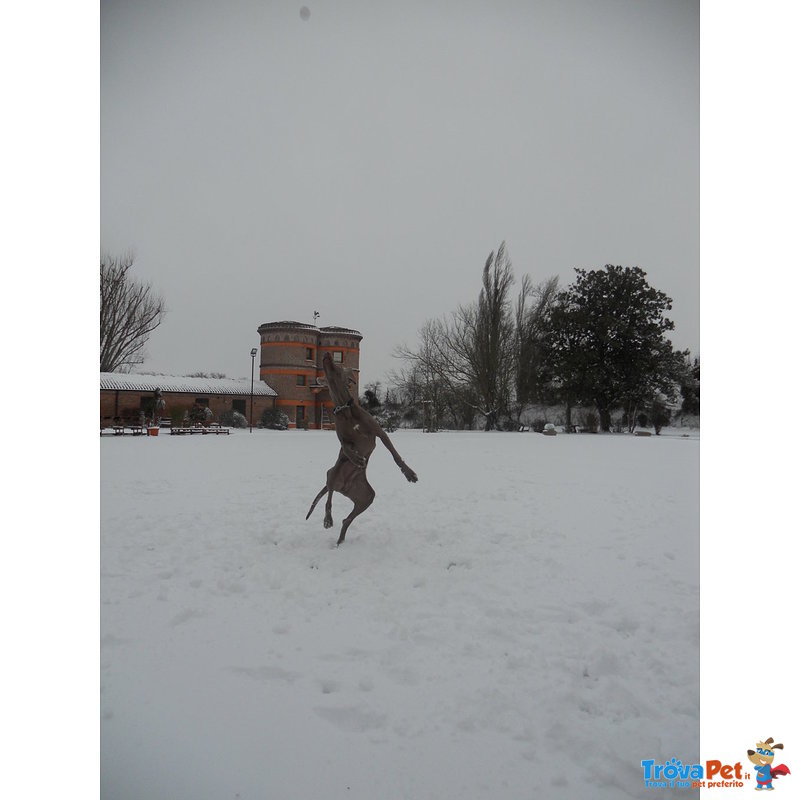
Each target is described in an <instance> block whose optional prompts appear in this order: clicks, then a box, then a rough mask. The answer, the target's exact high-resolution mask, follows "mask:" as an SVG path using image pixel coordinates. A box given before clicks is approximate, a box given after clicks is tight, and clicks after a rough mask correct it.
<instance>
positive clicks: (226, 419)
mask: <svg viewBox="0 0 800 800" xmlns="http://www.w3.org/2000/svg"><path fill="white" fill-rule="evenodd" d="M219 424H220V425H225V426H226V427H228V428H248V427H249V426H250V423H249V422H248V421H247V417H246V416H245V415H244V414H242V413H241V412H239V411H233V410H231V411H226V412H225V413H223V414H221V415H220V418H219Z"/></svg>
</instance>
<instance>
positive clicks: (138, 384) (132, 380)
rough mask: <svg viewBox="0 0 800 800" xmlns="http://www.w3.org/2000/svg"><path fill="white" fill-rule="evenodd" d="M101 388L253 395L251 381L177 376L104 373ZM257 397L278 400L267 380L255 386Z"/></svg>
mask: <svg viewBox="0 0 800 800" xmlns="http://www.w3.org/2000/svg"><path fill="white" fill-rule="evenodd" d="M100 388H101V389H111V390H112V391H134V392H154V391H155V390H156V389H160V390H161V391H162V392H186V393H187V394H200V395H202V394H236V395H248V394H250V380H249V379H248V378H182V377H180V376H177V375H139V374H137V373H133V372H130V373H123V372H101V373H100ZM253 394H256V395H266V396H268V397H277V396H278V393H277V392H276V391H275V390H274V389H273V388H272V387H271V386H268V385H267V384H266V383H264V381H255V383H253Z"/></svg>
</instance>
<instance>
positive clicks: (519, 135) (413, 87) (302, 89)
mask: <svg viewBox="0 0 800 800" xmlns="http://www.w3.org/2000/svg"><path fill="white" fill-rule="evenodd" d="M303 5H305V6H307V7H308V9H309V11H310V15H309V16H308V19H304V18H303V17H304V16H305V15H301V8H302V7H303ZM503 240H505V241H506V242H507V246H508V252H509V255H510V257H511V260H512V262H513V264H514V271H515V274H516V275H517V278H518V281H517V287H518V285H519V278H520V277H521V276H522V275H523V274H525V273H528V274H530V275H531V277H532V278H533V280H534V281H535V282H538V281H540V280H544V279H545V278H547V277H549V276H551V275H558V276H559V278H560V280H561V283H562V286H566V285H567V284H568V283H570V282H571V281H572V280H573V277H574V268H575V267H583V268H588V269H594V268H602V267H603V266H604V265H605V264H608V263H613V264H621V265H623V266H640V267H642V269H644V270H645V271H646V272H647V274H648V278H649V280H650V283H651V284H652V285H653V286H655V287H657V288H658V289H661V290H662V291H664V292H666V293H667V294H668V295H669V296H671V297H672V298H673V301H674V304H673V310H672V312H671V315H670V316H671V317H672V319H673V320H674V321H675V324H676V330H675V332H674V334H673V341H674V343H675V345H676V346H677V347H679V348H685V347H689V348H691V349H692V350H693V351H694V352H695V353H696V352H698V351H699V7H698V2H697V0H552V2H551V1H550V0H528V1H527V2H512V1H511V0H508V1H504V0H498V1H497V2H485V3H477V2H470V0H466V1H460V2H440V3H418V2H408V3H389V2H375V0H372V2H355V1H353V0H335V1H334V0H326V1H325V2H314V0H302V2H288V1H281V2H277V1H273V0H261V2H254V1H253V0H230V2H226V3H217V2H204V1H203V0H166V1H164V0H158V2H150V1H149V0H137V2H114V1H111V0H103V2H101V246H102V248H103V249H105V250H108V251H110V252H115V253H116V252H121V251H124V250H131V249H132V250H134V251H135V253H136V267H135V271H136V274H137V275H138V276H139V277H141V278H143V279H145V280H147V281H150V282H152V284H153V285H154V287H155V288H156V289H157V290H158V291H159V292H160V293H161V294H162V295H163V296H164V297H165V299H166V302H167V306H168V308H169V309H170V311H169V313H168V314H167V316H166V317H165V319H164V322H163V324H162V326H161V328H159V329H158V331H156V333H155V334H154V335H153V336H152V338H151V340H150V342H149V344H148V346H147V353H148V358H147V361H146V362H145V364H144V365H142V367H140V371H158V372H168V373H175V374H185V373H187V372H192V371H198V370H204V371H207V372H210V371H218V372H224V373H226V374H227V375H229V376H231V377H239V376H248V375H249V372H250V357H249V352H250V349H251V348H252V347H253V346H255V345H257V344H258V334H257V333H256V329H257V328H258V326H259V325H260V324H261V323H262V322H269V321H274V320H282V319H294V320H298V321H301V322H308V323H311V322H313V319H312V315H313V312H314V310H318V311H319V312H320V315H321V316H320V319H319V321H318V324H320V325H342V326H348V327H354V328H357V329H358V330H360V331H361V332H362V334H363V335H364V341H363V343H362V355H361V368H362V373H361V378H362V386H363V385H364V383H366V382H370V381H373V380H384V377H385V373H386V372H387V371H388V370H391V369H393V368H395V367H397V366H398V364H397V362H396V361H395V360H394V359H393V358H392V357H391V353H392V350H393V348H394V347H395V346H396V345H397V344H399V343H402V342H407V343H409V344H412V343H413V342H414V341H415V340H416V331H417V329H418V328H419V327H420V326H421V325H422V323H423V322H424V321H425V320H426V319H428V318H431V317H436V316H440V315H442V314H445V313H447V312H449V311H451V310H453V309H454V308H455V307H456V306H457V305H458V304H460V303H466V302H469V301H471V300H473V299H475V298H476V297H477V294H478V291H479V288H480V277H481V271H482V268H483V264H484V262H485V260H486V257H487V256H488V254H489V253H490V251H492V250H494V249H496V248H497V247H498V246H499V244H500V243H501V242H502V241H503Z"/></svg>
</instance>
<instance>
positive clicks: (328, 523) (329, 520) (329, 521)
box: [322, 514, 333, 528]
mask: <svg viewBox="0 0 800 800" xmlns="http://www.w3.org/2000/svg"><path fill="white" fill-rule="evenodd" d="M322 527H323V528H332V527H333V517H332V516H330V514H327V515H326V516H325V519H324V520H322Z"/></svg>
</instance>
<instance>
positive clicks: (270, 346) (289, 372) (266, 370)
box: [258, 320, 363, 429]
mask: <svg viewBox="0 0 800 800" xmlns="http://www.w3.org/2000/svg"><path fill="white" fill-rule="evenodd" d="M258 333H259V335H260V336H261V362H260V365H259V367H260V368H259V378H260V379H261V380H262V381H266V382H267V383H268V384H269V385H270V386H271V387H272V388H273V389H275V391H276V392H277V393H278V398H277V400H276V401H275V405H276V407H277V408H279V409H280V410H281V411H283V412H284V413H285V414H286V416H288V417H289V426H290V427H291V428H296V427H297V425H298V423H299V424H300V425H301V426H302V425H305V424H307V425H308V427H309V428H313V429H320V428H323V427H325V428H328V427H331V428H332V427H333V401H332V400H331V398H330V395H329V394H328V390H327V389H326V388H325V387H324V386H321V385H320V384H319V378H321V377H323V376H324V373H323V371H322V357H323V355H325V353H326V352H327V353H330V354H331V357H332V358H333V360H334V361H335V362H336V363H337V364H341V365H342V366H343V367H346V368H349V369H351V370H353V374H354V375H355V377H356V380H358V370H359V366H358V365H359V348H360V345H361V340H362V338H363V337H362V336H361V334H360V333H359V332H358V331H356V330H353V329H352V328H339V327H336V326H331V327H326V328H318V327H316V326H315V325H306V324H304V323H302V322H292V321H289V320H285V321H283V322H265V323H264V324H263V325H260V326H259V328H258ZM353 392H358V385H356V386H355V387H354V388H353Z"/></svg>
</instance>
